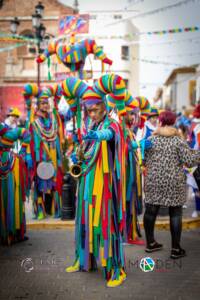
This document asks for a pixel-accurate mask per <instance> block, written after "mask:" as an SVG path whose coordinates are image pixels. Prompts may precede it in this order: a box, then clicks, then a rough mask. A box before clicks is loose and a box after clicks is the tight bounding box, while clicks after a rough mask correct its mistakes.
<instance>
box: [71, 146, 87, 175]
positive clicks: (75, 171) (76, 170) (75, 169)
mask: <svg viewBox="0 0 200 300" xmlns="http://www.w3.org/2000/svg"><path fill="white" fill-rule="evenodd" d="M76 155H77V157H78V162H77V164H73V165H71V167H70V168H69V173H70V175H71V176H72V177H74V178H75V179H77V178H79V177H80V176H81V174H82V167H81V165H82V162H83V160H84V152H83V145H82V144H80V146H78V147H77V150H76Z"/></svg>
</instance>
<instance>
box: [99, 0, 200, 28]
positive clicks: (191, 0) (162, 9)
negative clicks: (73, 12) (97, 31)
mask: <svg viewBox="0 0 200 300" xmlns="http://www.w3.org/2000/svg"><path fill="white" fill-rule="evenodd" d="M190 3H192V4H193V3H198V4H199V3H200V0H183V1H179V2H177V3H175V4H171V5H167V6H162V7H159V8H156V9H153V10H151V11H147V12H144V13H139V14H137V15H135V16H134V15H132V16H130V17H127V18H123V19H121V20H119V21H116V22H113V23H110V24H106V25H105V26H113V25H115V24H117V23H121V22H125V21H127V20H130V19H134V20H135V19H138V18H144V17H148V16H152V15H155V14H158V13H162V12H166V11H168V10H171V9H174V8H180V7H181V6H184V5H187V4H190Z"/></svg>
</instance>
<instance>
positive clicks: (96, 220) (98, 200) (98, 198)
mask: <svg viewBox="0 0 200 300" xmlns="http://www.w3.org/2000/svg"><path fill="white" fill-rule="evenodd" d="M102 192H103V166H102V161H101V164H100V167H99V189H98V194H97V196H96V205H95V212H94V226H97V227H98V226H99V217H100V210H101V202H102Z"/></svg>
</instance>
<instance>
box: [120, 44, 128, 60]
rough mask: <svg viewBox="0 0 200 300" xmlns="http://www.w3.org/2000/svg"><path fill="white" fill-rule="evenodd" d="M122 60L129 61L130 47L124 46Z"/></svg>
mask: <svg viewBox="0 0 200 300" xmlns="http://www.w3.org/2000/svg"><path fill="white" fill-rule="evenodd" d="M121 59H123V60H129V47H128V46H122V48H121Z"/></svg>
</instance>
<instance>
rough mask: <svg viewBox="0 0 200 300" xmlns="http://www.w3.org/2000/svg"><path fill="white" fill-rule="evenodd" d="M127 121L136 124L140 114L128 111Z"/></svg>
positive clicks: (132, 124) (129, 123)
mask: <svg viewBox="0 0 200 300" xmlns="http://www.w3.org/2000/svg"><path fill="white" fill-rule="evenodd" d="M125 122H126V124H128V125H131V126H136V125H137V123H138V114H137V113H136V112H134V111H130V112H128V113H127V115H126V117H125Z"/></svg>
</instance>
